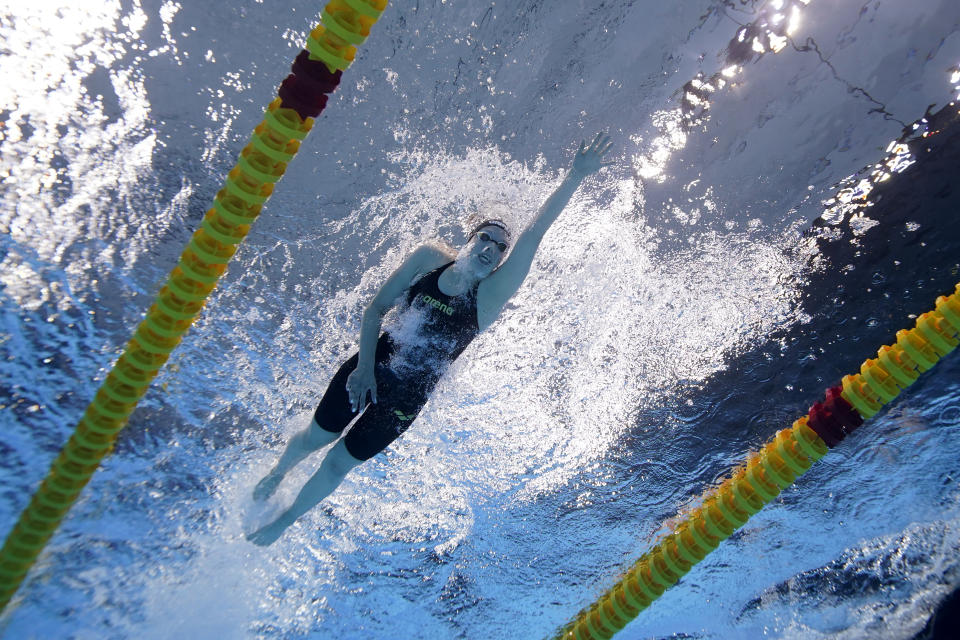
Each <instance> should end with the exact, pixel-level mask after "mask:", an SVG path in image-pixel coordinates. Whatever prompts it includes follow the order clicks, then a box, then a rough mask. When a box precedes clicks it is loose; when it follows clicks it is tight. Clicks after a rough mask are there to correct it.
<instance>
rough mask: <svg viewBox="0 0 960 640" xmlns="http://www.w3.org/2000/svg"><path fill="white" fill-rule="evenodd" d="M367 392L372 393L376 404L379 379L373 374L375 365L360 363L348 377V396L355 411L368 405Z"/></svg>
mask: <svg viewBox="0 0 960 640" xmlns="http://www.w3.org/2000/svg"><path fill="white" fill-rule="evenodd" d="M367 393H369V394H370V401H371V402H373V403H374V404H376V403H377V379H376V376H374V374H373V366H372V365H366V364H364V363H360V364H358V365H357V368H356V369H354V370H353V373H351V374H350V376H349V377H348V378H347V396H348V397H349V398H350V408H351V409H353V412H354V413H356V412H357V411H359V410H360V409H363V408H364V407H365V406H367Z"/></svg>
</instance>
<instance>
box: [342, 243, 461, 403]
mask: <svg viewBox="0 0 960 640" xmlns="http://www.w3.org/2000/svg"><path fill="white" fill-rule="evenodd" d="M448 260H449V257H448V256H447V255H446V254H445V253H443V251H441V250H440V249H438V248H437V247H431V246H429V245H424V246H421V247H418V248H417V249H416V250H414V252H413V253H411V254H410V255H409V256H408V257H407V259H406V260H404V262H403V264H402V265H400V267H399V268H398V269H397V270H396V271H394V272H393V273H392V274H391V275H390V277H389V278H387V281H386V282H384V283H383V286H382V287H380V290H379V291H378V292H377V295H375V296H374V297H373V299H372V300H371V301H370V304H368V305H367V308H366V309H364V311H363V319H362V320H361V321H360V354H359V356H358V359H357V368H356V369H354V370H353V372H352V373H351V374H350V376H349V377H348V378H347V395H348V397H349V398H350V407H351V408H352V409H353V411H354V412H356V411H358V410H360V409H362V408H363V407H365V406H366V404H367V394H368V393H369V394H370V400H371V401H372V402H376V401H377V381H376V377H375V376H374V358H375V355H376V351H377V339H378V338H379V337H380V322H381V321H382V320H383V315H384V314H385V313H386V312H387V311H389V310H390V308H391V307H392V306H394V305H395V304H396V303H397V300H399V299H400V297H401V296H402V295H403V293H404V292H405V291H406V290H407V289H408V288H409V287H410V283H411V282H413V280H414V279H415V278H416V277H417V276H420V275H422V274H424V273H427V272H429V271H432V270H433V269H436V268H437V267H439V266H440V265H442V264H444V263H445V262H447V261H448Z"/></svg>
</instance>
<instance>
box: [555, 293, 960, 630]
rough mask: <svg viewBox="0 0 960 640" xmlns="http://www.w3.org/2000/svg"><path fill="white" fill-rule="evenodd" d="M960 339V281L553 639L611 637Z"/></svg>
mask: <svg viewBox="0 0 960 640" xmlns="http://www.w3.org/2000/svg"><path fill="white" fill-rule="evenodd" d="M958 343H960V283H958V284H957V286H956V289H955V290H954V292H953V293H952V294H951V295H949V296H940V297H939V298H937V300H936V308H935V309H934V310H933V311H930V312H928V313H924V314H923V315H921V316H920V317H919V318H917V321H916V326H915V327H914V328H912V329H909V330H906V329H902V330H900V331H898V332H897V341H896V342H895V343H894V344H892V345H884V346H882V347H880V349H879V350H878V351H877V357H876V358H871V359H869V360H867V361H866V362H864V363H863V365H862V366H861V367H860V372H859V373H856V374H852V375H848V376H844V378H843V380H842V381H841V383H840V384H839V385H837V386H836V387H833V388H831V389H828V390H827V392H826V394H825V397H824V400H823V401H821V402H817V403H815V404H814V405H813V406H812V407H810V411H809V412H808V413H807V415H806V416H804V417H802V418H800V419H798V420H797V421H796V422H794V423H793V426H791V427H790V428H788V429H783V430H782V431H780V432H778V433H777V434H776V436H774V438H773V439H772V440H770V442H768V443H767V444H766V445H765V446H764V447H763V448H761V449H760V450H759V451H754V452H753V453H750V454H749V455H748V456H747V459H746V462H745V463H744V464H743V465H742V466H741V467H739V468H738V469H736V470H735V471H734V472H733V474H732V476H731V477H730V478H728V479H727V480H725V481H724V482H723V483H722V484H721V485H720V486H719V487H717V488H715V489H713V490H711V491H708V492H707V493H706V494H704V496H703V498H702V499H701V502H700V506H699V507H698V508H696V509H694V510H693V511H692V512H691V513H689V514H688V515H687V516H686V518H684V519H683V520H682V521H681V522H680V523H679V524H678V525H677V527H676V529H675V530H674V531H673V533H671V534H670V535H668V536H667V537H665V538H664V539H663V540H661V541H660V542H659V543H658V544H657V545H656V546H654V547H653V549H651V550H650V551H648V552H647V553H645V554H643V555H642V556H641V557H640V558H639V559H638V560H637V561H636V562H635V563H634V564H633V566H632V567H631V568H630V569H629V570H628V571H627V572H626V573H625V574H624V575H623V576H622V577H621V578H620V579H619V580H618V581H617V583H616V584H614V585H613V586H612V587H611V588H610V589H608V590H607V591H606V592H605V593H604V594H603V595H602V596H600V597H599V598H598V599H597V600H596V601H595V602H594V603H593V604H591V605H590V606H589V607H586V608H585V609H583V610H582V611H581V612H580V613H579V614H577V616H576V617H575V618H574V619H573V620H572V621H571V622H569V623H568V624H567V625H566V626H564V627H563V628H561V629H560V631H559V632H557V634H556V635H555V636H554V640H609V638H612V637H613V636H614V635H615V634H616V633H617V632H618V631H620V630H621V629H623V628H624V627H625V626H626V625H627V624H628V623H629V622H630V621H631V620H633V619H634V618H636V617H637V616H638V615H639V614H640V612H641V611H643V610H644V609H646V608H647V607H649V606H650V605H651V603H652V602H653V601H654V600H656V599H657V598H659V597H660V596H661V595H662V594H663V593H664V591H666V590H667V589H668V588H670V587H671V586H673V585H674V584H676V583H677V581H678V580H679V579H680V578H681V577H682V576H684V575H685V574H686V573H687V572H688V571H690V569H691V568H692V567H693V566H694V565H695V564H697V563H698V562H700V561H701V560H703V558H704V557H706V555H707V554H708V553H710V552H711V551H713V550H714V549H716V548H717V546H718V545H719V544H720V543H721V542H723V541H724V540H726V539H727V538H728V537H729V536H730V535H731V534H732V533H733V532H734V531H736V530H737V529H739V528H740V527H741V526H743V524H744V523H746V521H747V520H748V519H749V518H750V516H752V515H753V514H754V513H756V512H757V511H759V510H760V509H761V508H763V506H764V505H765V504H767V503H769V502H770V501H771V500H773V499H774V498H776V497H777V496H778V495H779V494H780V492H781V491H783V490H784V489H786V488H787V487H788V486H790V485H791V484H793V483H794V482H795V481H796V480H797V478H799V477H800V476H801V475H802V474H804V473H805V472H806V471H807V470H808V469H809V468H810V467H811V466H812V465H813V463H814V462H816V461H817V460H819V459H820V458H822V457H823V456H824V455H825V454H826V453H827V451H828V450H829V449H830V448H833V447H835V446H837V445H838V444H840V442H841V441H842V440H843V439H844V438H846V437H847V436H848V435H849V434H850V433H851V432H853V430H854V429H856V428H857V427H859V426H860V425H862V424H863V421H864V420H866V419H868V418H871V417H873V416H874V415H876V413H877V412H878V411H879V410H880V409H881V408H882V407H883V406H884V405H885V404H887V403H889V402H891V401H892V400H893V399H894V398H896V397H897V395H898V394H899V393H900V392H901V391H903V390H904V389H906V388H907V387H909V386H910V385H911V384H913V383H914V382H915V381H916V380H917V378H918V377H919V376H920V374H921V373H923V372H925V371H928V370H929V369H930V368H931V367H933V365H935V364H936V363H937V362H938V361H939V360H940V359H941V358H943V357H944V356H946V355H947V354H948V353H950V352H951V351H953V350H954V349H955V348H956V347H957V344H958Z"/></svg>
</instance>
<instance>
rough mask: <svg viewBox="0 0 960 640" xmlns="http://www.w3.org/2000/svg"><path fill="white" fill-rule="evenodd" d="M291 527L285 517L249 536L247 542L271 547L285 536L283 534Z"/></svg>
mask: <svg viewBox="0 0 960 640" xmlns="http://www.w3.org/2000/svg"><path fill="white" fill-rule="evenodd" d="M289 526H290V523H288V522H287V521H286V520H285V519H284V518H283V517H280V518H278V519H277V520H275V521H273V522H271V523H270V524H268V525H266V526H264V527H261V528H259V529H257V530H256V531H254V532H253V533H249V534H247V540H249V541H250V542H252V543H253V544H255V545H257V546H260V547H269V546H270V545H271V544H273V543H274V542H276V541H277V538H279V537H280V536H281V535H283V532H284V531H286V530H287V527H289Z"/></svg>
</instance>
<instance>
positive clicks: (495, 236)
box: [457, 225, 509, 278]
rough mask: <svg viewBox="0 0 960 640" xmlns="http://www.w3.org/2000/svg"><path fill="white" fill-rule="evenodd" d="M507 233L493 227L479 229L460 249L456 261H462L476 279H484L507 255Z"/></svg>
mask: <svg viewBox="0 0 960 640" xmlns="http://www.w3.org/2000/svg"><path fill="white" fill-rule="evenodd" d="M508 248H509V242H508V240H507V233H506V232H505V231H504V230H503V229H501V228H500V227H496V226H493V225H490V226H487V227H481V228H480V229H478V230H477V233H475V234H474V235H473V236H471V238H470V241H469V242H468V243H467V244H465V245H464V246H463V248H462V249H460V253H458V254H457V260H458V261H460V260H464V261H466V264H467V265H468V266H470V267H471V268H472V270H473V272H474V273H475V274H476V275H477V277H478V278H486V277H487V276H488V275H490V274H491V273H493V270H494V269H496V268H497V267H498V266H500V263H501V262H503V258H504V256H505V255H506V254H507V250H508Z"/></svg>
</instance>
